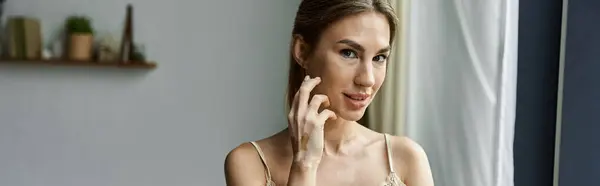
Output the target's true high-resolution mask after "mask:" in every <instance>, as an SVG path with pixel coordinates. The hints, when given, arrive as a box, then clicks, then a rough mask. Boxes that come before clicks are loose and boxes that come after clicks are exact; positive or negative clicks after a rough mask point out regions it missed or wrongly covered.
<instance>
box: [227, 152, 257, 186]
mask: <svg viewBox="0 0 600 186" xmlns="http://www.w3.org/2000/svg"><path fill="white" fill-rule="evenodd" d="M225 182H226V184H227V186H264V185H265V184H266V183H267V181H266V176H265V168H264V166H263V164H262V162H261V160H260V157H259V156H258V154H257V152H256V150H254V147H252V146H251V144H249V143H244V144H242V145H240V146H238V147H236V148H235V149H233V150H232V151H231V152H229V154H227V157H226V158H225Z"/></svg>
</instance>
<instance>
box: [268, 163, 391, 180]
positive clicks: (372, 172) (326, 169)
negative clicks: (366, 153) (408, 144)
mask: <svg viewBox="0 0 600 186" xmlns="http://www.w3.org/2000/svg"><path fill="white" fill-rule="evenodd" d="M287 167H289V165H288V166H287ZM277 169H278V170H277V172H276V173H273V181H275V183H276V184H277V185H278V186H279V185H287V179H288V176H289V168H286V166H281V167H278V168H277ZM389 174H390V171H389V168H388V167H387V163H386V162H383V161H381V159H380V158H368V159H354V160H346V159H340V160H326V161H322V162H321V164H320V165H319V169H318V170H317V185H326V186H382V185H384V184H385V183H386V180H387V177H388V176H389Z"/></svg>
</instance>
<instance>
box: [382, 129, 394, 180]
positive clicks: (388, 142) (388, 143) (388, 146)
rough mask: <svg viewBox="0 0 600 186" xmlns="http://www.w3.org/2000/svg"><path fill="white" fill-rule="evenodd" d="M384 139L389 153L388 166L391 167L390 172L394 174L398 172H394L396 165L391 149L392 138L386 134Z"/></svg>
mask: <svg viewBox="0 0 600 186" xmlns="http://www.w3.org/2000/svg"><path fill="white" fill-rule="evenodd" d="M383 138H385V147H386V152H387V159H388V164H389V166H390V171H391V172H392V173H393V172H396V171H395V170H394V163H393V162H392V148H391V147H390V143H391V142H390V138H389V136H388V134H386V133H384V134H383Z"/></svg>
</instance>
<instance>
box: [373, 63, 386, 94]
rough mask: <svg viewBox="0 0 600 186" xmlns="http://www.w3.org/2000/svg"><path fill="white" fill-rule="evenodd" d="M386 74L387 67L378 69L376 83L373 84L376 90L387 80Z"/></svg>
mask: <svg viewBox="0 0 600 186" xmlns="http://www.w3.org/2000/svg"><path fill="white" fill-rule="evenodd" d="M385 74H386V70H385V68H382V69H377V70H376V72H375V85H373V88H374V89H375V90H374V91H377V90H378V89H379V88H380V87H381V86H382V85H383V82H384V81H385Z"/></svg>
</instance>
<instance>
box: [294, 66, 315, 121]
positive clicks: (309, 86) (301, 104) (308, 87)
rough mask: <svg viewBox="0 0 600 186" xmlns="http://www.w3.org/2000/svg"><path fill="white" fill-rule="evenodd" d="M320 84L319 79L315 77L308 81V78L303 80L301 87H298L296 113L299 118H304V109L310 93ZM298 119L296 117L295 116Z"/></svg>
mask: <svg viewBox="0 0 600 186" xmlns="http://www.w3.org/2000/svg"><path fill="white" fill-rule="evenodd" d="M320 82H321V78H319V77H316V78H313V79H310V77H309V76H306V77H305V78H304V81H303V82H302V85H300V89H299V90H298V92H299V94H300V95H298V96H299V97H298V110H297V111H296V113H298V114H299V116H304V115H305V114H306V108H307V107H308V98H309V97H310V92H311V91H312V90H313V89H314V88H315V87H316V86H317V84H319V83H320ZM297 117H298V116H297Z"/></svg>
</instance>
